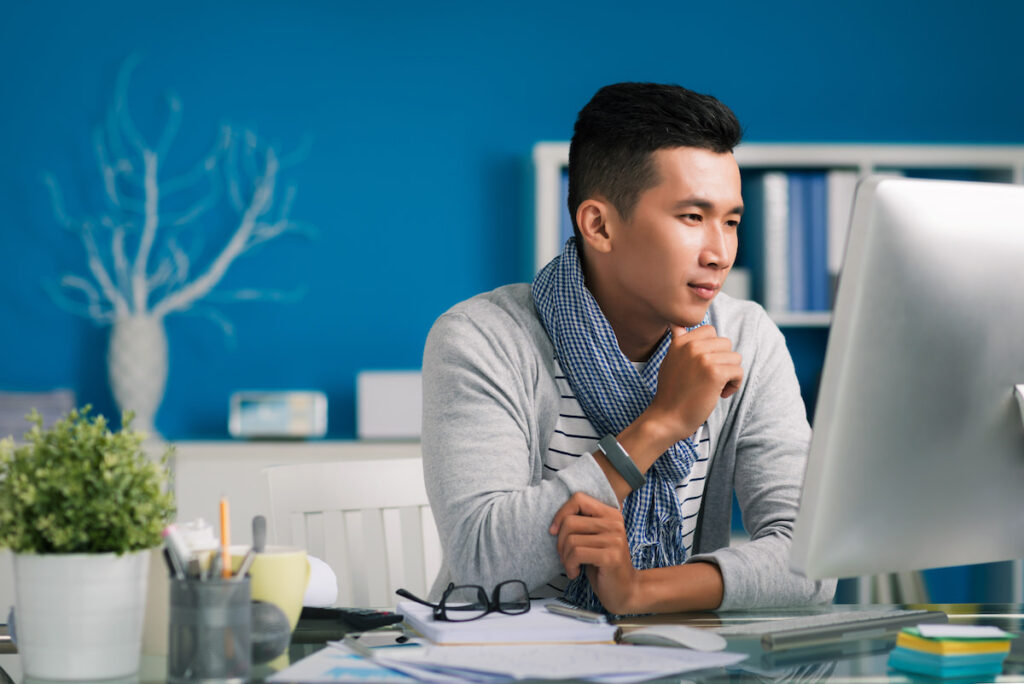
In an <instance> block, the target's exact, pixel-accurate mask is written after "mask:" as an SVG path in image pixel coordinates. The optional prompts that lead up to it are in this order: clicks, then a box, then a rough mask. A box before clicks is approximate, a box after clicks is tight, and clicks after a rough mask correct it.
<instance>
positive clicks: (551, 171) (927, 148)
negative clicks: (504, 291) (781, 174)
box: [533, 142, 1024, 327]
mask: <svg viewBox="0 0 1024 684" xmlns="http://www.w3.org/2000/svg"><path fill="white" fill-rule="evenodd" d="M735 154H736V161H737V162H738V163H739V165H740V168H741V169H742V170H744V171H770V170H778V171H785V170H787V169H812V168H813V169H822V170H829V169H853V170H856V171H857V173H858V174H859V175H861V176H865V175H868V174H871V173H880V172H886V171H891V170H896V169H919V170H923V169H962V170H970V171H979V172H986V173H990V174H993V175H998V176H999V177H1000V180H1005V181H1007V182H1012V183H1021V184H1024V145H924V144H913V145H895V144H892V145H890V144H865V145H861V144H856V143H835V144H811V143H792V144H790V143H750V144H745V145H741V146H739V147H737V148H736V152H735ZM533 163H534V169H535V184H536V187H535V195H534V196H535V212H536V215H535V233H534V236H535V242H534V264H535V268H536V269H537V270H539V269H540V268H541V267H542V266H543V265H544V264H546V263H547V262H548V261H550V260H551V259H552V258H553V257H554V256H556V255H557V254H558V253H559V251H560V250H561V246H562V244H561V243H562V238H561V230H560V221H561V220H560V217H561V214H562V211H563V205H564V198H563V195H562V192H561V183H562V173H563V170H564V169H565V168H566V167H567V166H568V164H569V143H567V142H541V143H537V144H536V145H535V146H534V148H533ZM772 318H773V319H774V320H775V322H776V323H777V324H778V325H779V326H783V327H828V326H829V325H830V324H831V320H832V316H831V314H830V313H829V312H827V311H826V312H802V311H794V312H784V313H776V314H773V316H772Z"/></svg>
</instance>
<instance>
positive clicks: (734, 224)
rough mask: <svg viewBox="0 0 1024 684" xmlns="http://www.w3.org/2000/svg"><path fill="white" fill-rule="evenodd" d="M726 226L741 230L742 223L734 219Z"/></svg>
mask: <svg viewBox="0 0 1024 684" xmlns="http://www.w3.org/2000/svg"><path fill="white" fill-rule="evenodd" d="M725 225H727V226H729V227H731V228H739V227H740V222H739V221H738V220H735V219H733V220H732V221H726V222H725Z"/></svg>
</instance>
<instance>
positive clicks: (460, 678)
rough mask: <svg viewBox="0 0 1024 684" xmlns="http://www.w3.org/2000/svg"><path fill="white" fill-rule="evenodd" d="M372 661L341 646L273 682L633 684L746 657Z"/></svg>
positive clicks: (603, 650) (604, 654)
mask: <svg viewBox="0 0 1024 684" xmlns="http://www.w3.org/2000/svg"><path fill="white" fill-rule="evenodd" d="M372 653H373V656H372V658H366V657H363V656H361V655H360V654H357V653H354V652H353V651H351V650H350V649H349V648H348V647H347V646H346V645H345V644H343V643H341V642H331V643H329V645H328V647H327V648H325V649H323V650H321V651H318V652H316V653H314V654H313V655H311V656H308V657H306V658H304V659H303V660H301V661H299V662H298V663H296V664H294V665H292V666H291V667H289V668H288V669H286V670H283V671H281V672H278V673H277V674H274V675H272V676H271V677H270V678H269V679H268V680H267V681H269V682H281V683H286V682H302V683H303V684H355V683H356V682H358V683H360V684H365V683H366V682H381V684H404V683H405V682H431V683H433V684H456V683H460V684H461V683H462V682H474V683H475V684H511V683H512V682H517V681H521V680H538V679H544V680H558V679H561V680H582V681H588V682H596V683H597V684H632V683H634V682H643V681H646V680H650V679H660V678H665V677H676V676H678V675H679V674H681V673H684V672H692V671H695V670H705V669H708V668H718V667H728V666H731V665H735V664H736V663H738V662H739V661H741V660H743V659H744V658H745V657H746V656H744V655H742V654H738V653H725V652H723V651H715V652H712V653H704V652H700V651H690V650H687V649H683V648H659V647H657V646H617V645H614V644H561V645H536V644H533V645H522V646H494V645H491V646H423V647H419V648H417V647H411V648H374V649H372Z"/></svg>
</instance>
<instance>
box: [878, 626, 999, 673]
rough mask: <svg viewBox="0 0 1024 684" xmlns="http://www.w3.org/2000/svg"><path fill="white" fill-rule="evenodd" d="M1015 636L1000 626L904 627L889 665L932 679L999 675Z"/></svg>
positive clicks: (890, 654) (890, 656) (891, 654)
mask: <svg viewBox="0 0 1024 684" xmlns="http://www.w3.org/2000/svg"><path fill="white" fill-rule="evenodd" d="M1014 637H1015V635H1013V634H1009V633H1007V632H1004V631H1003V630H1001V629H999V628H998V627H983V626H974V625H939V624H934V625H918V626H917V627H905V628H904V629H903V631H902V632H900V634H899V636H898V637H897V638H896V648H894V649H893V650H892V651H891V652H890V653H889V666H890V667H893V668H896V669H898V670H906V671H908V672H916V673H919V674H925V675H929V676H932V677H969V676H977V675H996V674H999V673H1000V672H1002V671H1003V661H1004V660H1005V659H1006V656H1007V654H1008V653H1009V652H1010V639H1013V638H1014Z"/></svg>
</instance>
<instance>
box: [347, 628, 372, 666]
mask: <svg viewBox="0 0 1024 684" xmlns="http://www.w3.org/2000/svg"><path fill="white" fill-rule="evenodd" d="M341 640H342V641H343V642H344V644H345V645H346V646H348V647H349V648H351V649H352V650H353V651H355V652H356V653H358V654H359V655H361V656H363V657H364V658H369V659H370V660H373V651H371V650H370V649H368V648H367V647H366V646H364V645H363V644H361V643H359V639H356V638H355V637H353V636H352V635H351V634H346V635H344V636H343V637H342V638H341Z"/></svg>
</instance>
